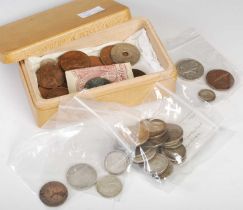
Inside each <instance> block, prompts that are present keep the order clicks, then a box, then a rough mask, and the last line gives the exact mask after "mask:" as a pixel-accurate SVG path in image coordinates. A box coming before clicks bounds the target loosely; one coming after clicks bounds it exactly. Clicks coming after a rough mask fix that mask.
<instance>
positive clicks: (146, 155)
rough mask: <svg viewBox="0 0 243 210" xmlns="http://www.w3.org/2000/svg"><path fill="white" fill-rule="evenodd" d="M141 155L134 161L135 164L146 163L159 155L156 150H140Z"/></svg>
mask: <svg viewBox="0 0 243 210" xmlns="http://www.w3.org/2000/svg"><path fill="white" fill-rule="evenodd" d="M139 152H140V155H136V156H135V157H134V159H133V162H134V163H137V164H138V163H144V162H146V161H149V160H151V159H153V158H154V156H155V155H156V153H157V150H156V148H150V149H148V150H143V149H142V148H139Z"/></svg>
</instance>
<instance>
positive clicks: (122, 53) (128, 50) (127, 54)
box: [111, 43, 140, 65]
mask: <svg viewBox="0 0 243 210" xmlns="http://www.w3.org/2000/svg"><path fill="white" fill-rule="evenodd" d="M111 58H112V60H113V61H114V62H115V63H129V62H130V63H131V65H134V64H136V63H137V62H138V61H139V59H140V52H139V50H138V48H137V47H136V46H134V45H132V44H128V43H121V44H116V45H115V46H114V47H113V48H112V49H111Z"/></svg>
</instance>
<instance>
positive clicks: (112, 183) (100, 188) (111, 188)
mask: <svg viewBox="0 0 243 210" xmlns="http://www.w3.org/2000/svg"><path fill="white" fill-rule="evenodd" d="M122 188H123V186H122V183H121V181H120V179H118V178H117V177H116V176H113V175H107V176H104V177H103V178H101V179H99V180H98V181H97V183H96V190H97V192H98V193H99V194H100V195H102V196H103V197H106V198H113V197H116V196H117V195H119V194H120V193H121V191H122Z"/></svg>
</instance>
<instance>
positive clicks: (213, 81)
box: [206, 69, 235, 90]
mask: <svg viewBox="0 0 243 210" xmlns="http://www.w3.org/2000/svg"><path fill="white" fill-rule="evenodd" d="M206 80H207V83H208V85H209V86H210V87H212V88H213V89H216V90H228V89H230V88H231V87H232V86H233V85H234V83H235V79H234V77H233V75H232V74H231V73H229V72H228V71H225V70H221V69H215V70H212V71H209V72H208V73H207V76H206Z"/></svg>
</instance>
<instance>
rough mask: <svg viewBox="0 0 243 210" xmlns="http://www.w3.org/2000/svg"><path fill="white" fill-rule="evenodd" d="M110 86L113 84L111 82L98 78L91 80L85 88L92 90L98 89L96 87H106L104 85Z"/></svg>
mask: <svg viewBox="0 0 243 210" xmlns="http://www.w3.org/2000/svg"><path fill="white" fill-rule="evenodd" d="M108 84H111V82H110V81H109V80H108V79H105V78H101V77H96V78H93V79H91V80H89V81H88V82H87V83H86V84H85V86H84V88H85V89H92V88H96V87H100V86H104V85H108Z"/></svg>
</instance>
